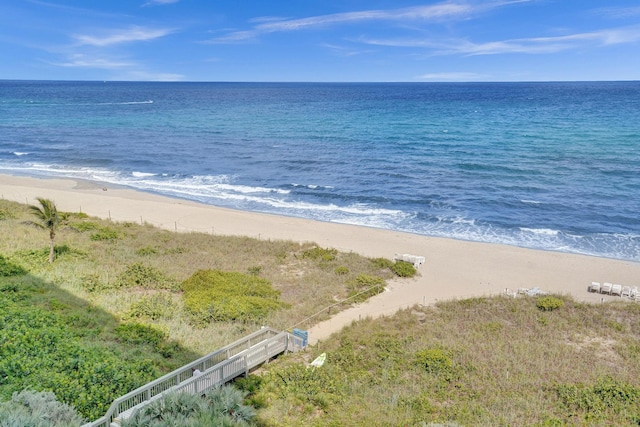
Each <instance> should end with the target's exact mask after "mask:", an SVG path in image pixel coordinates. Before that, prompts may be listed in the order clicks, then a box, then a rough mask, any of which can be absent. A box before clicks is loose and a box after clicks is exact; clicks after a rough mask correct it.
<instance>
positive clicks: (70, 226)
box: [0, 200, 397, 419]
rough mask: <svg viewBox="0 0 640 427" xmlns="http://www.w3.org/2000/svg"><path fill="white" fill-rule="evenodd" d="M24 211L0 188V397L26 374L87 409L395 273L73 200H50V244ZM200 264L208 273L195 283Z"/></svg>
mask: <svg viewBox="0 0 640 427" xmlns="http://www.w3.org/2000/svg"><path fill="white" fill-rule="evenodd" d="M49 208H50V209H49V210H50V211H51V212H53V209H51V208H52V207H51V206H49ZM32 212H33V209H31V208H29V207H28V206H26V205H21V204H17V203H13V202H9V201H6V200H0V235H1V236H2V239H0V401H3V400H4V401H8V400H10V399H11V397H12V395H13V393H16V392H20V391H22V390H24V389H26V388H31V389H33V390H47V391H54V392H55V393H56V396H57V398H58V399H59V400H60V401H61V402H64V403H67V404H70V405H72V406H73V407H75V408H76V410H77V411H78V412H79V413H80V414H81V415H82V416H84V417H85V418H86V419H95V418H98V417H99V416H101V415H102V414H103V413H104V411H105V410H106V408H107V407H108V406H109V405H110V403H111V402H112V401H113V399H115V398H116V397H118V396H120V395H122V394H125V393H126V392H128V391H130V390H132V389H134V388H136V387H138V386H141V385H143V384H145V383H147V382H148V381H150V380H152V379H155V378H157V377H159V376H161V375H162V374H164V373H167V372H169V371H171V370H173V369H175V368H177V367H179V366H182V365H184V364H186V363H188V362H190V361H192V360H195V359H196V358H198V357H200V356H202V355H204V354H207V353H210V352H211V351H214V350H215V349H217V348H219V347H222V346H224V345H226V344H229V343H231V342H233V341H235V340H236V339H238V338H240V337H241V336H244V335H246V334H248V333H251V332H253V331H255V330H257V329H259V328H260V327H261V326H263V325H268V326H271V327H274V328H278V329H290V328H291V327H293V326H294V325H296V324H300V325H301V326H304V325H305V324H306V325H309V324H310V323H309V321H307V322H305V319H306V318H308V317H309V316H311V315H313V314H315V313H318V312H319V311H321V310H322V308H324V307H327V306H329V305H333V306H334V310H335V309H339V308H340V306H335V304H336V301H341V300H344V299H345V298H348V297H349V295H350V293H353V292H354V290H357V289H360V288H363V289H370V290H371V292H372V293H375V292H380V291H381V290H382V286H383V285H384V283H385V280H387V279H389V278H391V277H397V276H396V275H395V274H394V273H393V272H392V271H391V269H390V268H389V265H387V264H381V263H380V261H379V260H370V259H367V258H363V257H361V256H358V255H356V254H353V253H339V252H337V251H335V250H333V249H324V248H319V247H317V246H316V245H314V244H313V243H305V244H299V243H296V242H290V241H289V242H288V241H266V240H257V239H251V238H244V237H228V236H214V235H207V234H202V233H199V234H195V233H194V234H188V233H173V232H170V231H165V230H159V229H157V228H154V227H152V226H149V225H146V224H135V223H114V222H111V221H108V220H101V219H97V218H89V217H88V216H87V215H85V214H82V213H65V212H57V213H56V215H59V218H58V219H59V221H58V220H56V230H55V233H54V235H55V247H54V254H53V256H50V247H51V246H50V245H51V242H52V241H53V237H52V234H51V233H50V232H49V230H47V229H45V230H43V229H42V227H36V226H34V219H35V218H34V215H33V214H32ZM45 228H46V227H45ZM50 260H54V261H53V262H49V261H50ZM202 278H205V279H207V278H208V279H210V280H213V279H216V283H217V284H218V286H217V287H216V288H211V289H204V288H206V286H204V287H203V286H202V283H201V282H202V281H203V280H202ZM212 278H213V279H212ZM205 281H206V280H205ZM225 292H226V293H225ZM221 296H222V297H221ZM216 298H217V299H216ZM220 298H222V300H221V299H220ZM230 298H231V299H233V304H225V303H221V302H220V301H228V300H229V299H230ZM207 301H209V302H210V304H209V306H207V303H206V302H207ZM347 305H348V303H347V304H345V306H347ZM326 316H327V314H326V313H321V314H320V315H318V316H316V317H315V318H314V319H312V321H317V320H321V319H323V318H326Z"/></svg>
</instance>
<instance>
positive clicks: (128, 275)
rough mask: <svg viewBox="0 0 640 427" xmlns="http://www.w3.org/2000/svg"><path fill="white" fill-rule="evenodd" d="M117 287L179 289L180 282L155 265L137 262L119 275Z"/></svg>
mask: <svg viewBox="0 0 640 427" xmlns="http://www.w3.org/2000/svg"><path fill="white" fill-rule="evenodd" d="M115 287H117V288H132V287H142V288H145V289H169V290H177V289H179V283H178V282H177V281H176V280H174V279H172V278H171V277H169V276H167V275H166V274H164V273H163V272H162V271H160V270H158V269H157V268H155V267H151V266H148V265H145V264H142V263H139V262H136V263H133V264H131V265H129V266H128V267H127V268H126V269H125V271H123V272H122V273H121V274H120V275H118V278H117V279H116V283H115Z"/></svg>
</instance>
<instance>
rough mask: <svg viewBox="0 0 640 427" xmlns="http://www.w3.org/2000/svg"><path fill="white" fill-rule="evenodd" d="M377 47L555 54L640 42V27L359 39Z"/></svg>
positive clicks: (445, 51)
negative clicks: (494, 36) (477, 38)
mask: <svg viewBox="0 0 640 427" xmlns="http://www.w3.org/2000/svg"><path fill="white" fill-rule="evenodd" d="M360 41H361V42H363V43H366V44H371V45H376V46H392V47H421V48H428V49H432V50H433V51H434V54H440V55H451V54H462V55H496V54H505V53H526V54H540V53H556V52H561V51H565V50H569V49H576V48H582V47H585V46H587V47H588V46H609V45H616V44H624V43H635V42H639V41H640V26H632V27H621V28H612V29H605V30H600V31H593V32H585V33H576V34H569V35H565V36H557V37H532V38H521V39H511V40H498V41H490V42H483V43H474V42H471V41H468V40H437V39H388V40H383V39H360Z"/></svg>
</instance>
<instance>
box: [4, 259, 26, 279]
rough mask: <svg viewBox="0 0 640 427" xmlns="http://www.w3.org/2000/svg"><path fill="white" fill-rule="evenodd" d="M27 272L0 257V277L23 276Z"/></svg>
mask: <svg viewBox="0 0 640 427" xmlns="http://www.w3.org/2000/svg"><path fill="white" fill-rule="evenodd" d="M27 273H28V271H27V270H25V269H24V268H22V267H21V266H19V265H18V264H15V263H13V262H11V261H9V260H8V259H7V258H5V257H4V256H2V255H0V277H10V276H23V275H25V274H27Z"/></svg>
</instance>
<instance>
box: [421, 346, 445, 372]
mask: <svg viewBox="0 0 640 427" xmlns="http://www.w3.org/2000/svg"><path fill="white" fill-rule="evenodd" d="M415 362H416V364H418V365H419V366H422V367H423V368H424V369H425V370H426V371H427V372H429V373H432V374H440V373H448V372H451V371H452V370H453V360H452V359H451V356H450V354H449V353H448V352H446V351H444V350H442V349H441V348H428V349H424V350H420V351H418V352H417V353H416V357H415Z"/></svg>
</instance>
